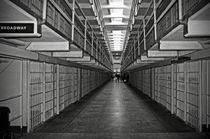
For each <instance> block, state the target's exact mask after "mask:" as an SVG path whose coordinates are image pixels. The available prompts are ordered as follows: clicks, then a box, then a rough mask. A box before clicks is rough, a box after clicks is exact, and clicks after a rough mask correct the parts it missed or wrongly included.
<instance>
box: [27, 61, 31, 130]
mask: <svg viewBox="0 0 210 139" xmlns="http://www.w3.org/2000/svg"><path fill="white" fill-rule="evenodd" d="M30 80H31V77H30V61H29V60H28V61H27V132H28V133H29V132H30V130H31V114H30V113H31V105H30Z"/></svg>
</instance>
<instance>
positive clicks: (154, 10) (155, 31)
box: [153, 0, 157, 41]
mask: <svg viewBox="0 0 210 139" xmlns="http://www.w3.org/2000/svg"><path fill="white" fill-rule="evenodd" d="M155 1H156V0H153V14H154V33H155V41H157V19H156V18H157V17H156V2H155Z"/></svg>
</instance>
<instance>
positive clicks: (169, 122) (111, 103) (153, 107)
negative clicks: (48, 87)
mask: <svg viewBox="0 0 210 139" xmlns="http://www.w3.org/2000/svg"><path fill="white" fill-rule="evenodd" d="M39 138H44V139H58V138H59V139H67V138H71V139H72V138H81V139H82V138H84V139H93V138H96V139H97V138H98V139H110V138H117V139H129V138H131V139H139V138H141V139H142V138H143V139H153V138H155V139H170V138H173V139H180V138H183V139H186V138H191V139H196V138H199V139H201V138H207V137H206V136H205V134H199V133H197V132H195V131H194V130H193V129H192V128H190V127H188V126H186V125H185V124H184V123H183V122H182V121H180V120H179V119H177V118H175V117H172V116H171V115H170V113H169V112H167V111H166V110H165V109H164V108H162V107H161V106H159V105H157V103H155V102H153V101H151V100H150V99H149V98H148V97H146V96H144V95H141V94H140V93H136V91H134V90H133V89H131V88H130V87H128V86H126V85H125V84H123V83H115V82H109V83H108V84H106V85H105V86H104V87H102V88H101V89H99V90H97V91H95V92H93V93H92V94H90V95H87V96H86V97H85V98H83V99H82V100H81V101H80V102H78V103H76V104H73V105H71V106H70V107H69V108H67V109H66V110H64V112H62V113H61V114H60V115H59V116H56V117H55V118H53V119H51V120H49V121H47V122H46V123H45V124H44V125H43V126H41V127H40V128H38V129H37V130H36V131H35V132H33V133H31V134H28V135H26V136H24V139H39Z"/></svg>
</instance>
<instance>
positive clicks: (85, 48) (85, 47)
mask: <svg viewBox="0 0 210 139" xmlns="http://www.w3.org/2000/svg"><path fill="white" fill-rule="evenodd" d="M86 42H87V19H85V39H84V50H85V51H86V50H87V46H86V45H87V44H86Z"/></svg>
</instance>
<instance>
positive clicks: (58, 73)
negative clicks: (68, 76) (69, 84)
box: [56, 64, 60, 114]
mask: <svg viewBox="0 0 210 139" xmlns="http://www.w3.org/2000/svg"><path fill="white" fill-rule="evenodd" d="M56 69H57V70H56V71H57V73H56V80H57V81H56V88H57V93H56V95H57V96H56V103H57V104H56V105H57V107H56V108H57V109H56V114H59V112H60V108H59V106H60V105H59V103H60V102H59V96H60V95H59V93H60V87H59V84H60V79H59V75H60V68H59V64H57V65H56Z"/></svg>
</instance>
